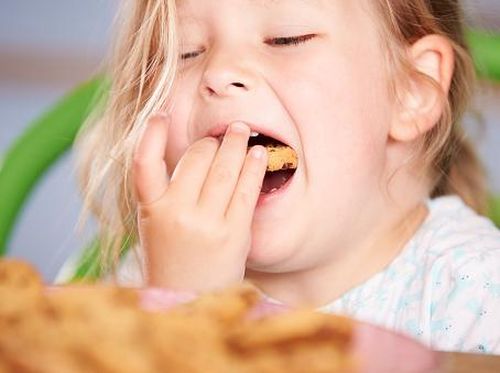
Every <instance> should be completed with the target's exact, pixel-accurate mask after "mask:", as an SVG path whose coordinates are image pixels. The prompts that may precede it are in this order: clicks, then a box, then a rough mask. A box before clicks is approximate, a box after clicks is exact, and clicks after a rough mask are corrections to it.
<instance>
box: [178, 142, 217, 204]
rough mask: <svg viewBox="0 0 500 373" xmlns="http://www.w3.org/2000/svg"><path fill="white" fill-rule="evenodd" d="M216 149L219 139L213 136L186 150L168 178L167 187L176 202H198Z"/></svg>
mask: <svg viewBox="0 0 500 373" xmlns="http://www.w3.org/2000/svg"><path fill="white" fill-rule="evenodd" d="M217 149H219V141H218V140H217V139H216V138H214V137H205V138H203V139H201V140H198V141H196V142H195V143H193V144H192V145H191V146H190V147H189V148H188V150H186V152H185V153H184V155H183V156H182V157H181V159H180V160H179V162H178V163H177V165H176V167H175V170H174V172H173V174H172V177H171V178H170V186H169V188H170V190H171V192H172V193H173V194H174V195H175V199H176V200H177V201H178V202H180V203H188V204H190V205H195V204H196V203H197V202H198V199H199V197H200V193H201V189H202V187H203V183H204V182H205V179H206V178H207V175H208V172H209V170H210V165H211V164H212V162H213V160H214V158H215V155H216V154H217Z"/></svg>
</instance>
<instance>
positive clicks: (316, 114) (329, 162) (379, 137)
mask: <svg viewBox="0 0 500 373" xmlns="http://www.w3.org/2000/svg"><path fill="white" fill-rule="evenodd" d="M319 59H320V60H321V61H318V62H316V63H315V64H313V68H312V69H310V68H308V69H307V71H306V70H304V71H302V72H301V73H300V74H296V76H295V78H294V79H293V82H294V83H293V90H288V91H287V90H283V92H284V94H285V95H287V99H286V100H287V101H288V105H287V107H288V111H289V112H290V114H291V115H292V116H293V118H292V120H293V121H294V122H295V123H296V125H297V127H298V131H299V133H300V137H301V141H302V145H303V147H304V156H305V157H306V158H305V160H306V163H307V165H308V167H310V170H309V172H310V173H315V175H314V177H320V178H325V177H330V178H331V177H333V178H338V176H340V175H348V176H349V177H348V179H349V182H353V181H354V180H353V178H358V179H359V180H360V181H361V180H364V181H367V178H373V177H374V175H375V174H379V173H381V172H382V170H381V169H382V167H383V163H384V161H383V160H384V156H385V152H384V151H385V144H386V140H387V134H388V130H389V124H390V112H391V111H390V100H389V96H388V91H387V88H386V87H387V85H386V82H385V80H384V74H381V67H382V65H381V64H379V65H377V64H376V62H375V63H374V62H373V60H370V61H366V60H367V59H366V58H359V56H356V55H349V54H348V53H343V54H341V55H333V54H332V55H329V56H323V57H322V58H319ZM375 59H376V57H375ZM367 62H370V63H367ZM284 78H285V79H291V77H284ZM288 81H290V80H288ZM317 165H319V167H317ZM325 170H328V171H331V172H325ZM339 174H340V175H339ZM311 176H313V175H311Z"/></svg>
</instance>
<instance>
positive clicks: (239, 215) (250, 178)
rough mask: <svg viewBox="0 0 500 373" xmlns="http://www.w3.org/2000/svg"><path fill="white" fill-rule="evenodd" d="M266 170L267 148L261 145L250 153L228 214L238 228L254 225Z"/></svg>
mask: <svg viewBox="0 0 500 373" xmlns="http://www.w3.org/2000/svg"><path fill="white" fill-rule="evenodd" d="M266 168H267V151H266V148H264V147H263V146H261V145H257V146H254V147H252V149H250V151H249V152H248V155H247V157H246V160H245V165H244V166H243V170H242V172H241V176H240V178H239V180H238V185H237V186H236V189H235V191H234V194H233V197H232V199H231V203H230V204H229V207H228V210H227V212H226V217H227V219H228V220H229V221H232V222H234V224H235V225H236V226H240V227H245V226H249V225H250V224H251V223H252V219H253V214H254V211H255V206H256V204H257V201H258V199H259V195H260V191H261V189H262V182H263V180H264V176H265V175H266Z"/></svg>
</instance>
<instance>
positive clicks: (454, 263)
mask: <svg viewBox="0 0 500 373" xmlns="http://www.w3.org/2000/svg"><path fill="white" fill-rule="evenodd" d="M431 281H432V288H433V291H432V298H431V299H432V301H431V304H430V308H431V309H430V323H429V328H430V336H431V346H432V347H433V348H435V349H438V350H445V351H463V352H475V353H488V354H500V243H499V242H498V241H497V242H496V243H495V248H493V249H479V248H478V249H476V250H475V249H471V248H470V247H469V248H457V249H456V250H454V251H453V252H452V253H451V254H448V255H446V256H444V257H441V258H439V259H437V260H436V262H435V265H434V266H433V269H432V273H431Z"/></svg>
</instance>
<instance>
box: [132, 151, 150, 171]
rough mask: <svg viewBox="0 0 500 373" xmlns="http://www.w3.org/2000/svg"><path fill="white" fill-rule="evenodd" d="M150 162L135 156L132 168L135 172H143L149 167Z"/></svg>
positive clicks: (138, 155) (140, 156)
mask: <svg viewBox="0 0 500 373" xmlns="http://www.w3.org/2000/svg"><path fill="white" fill-rule="evenodd" d="M148 163H149V161H148V160H147V159H146V158H145V157H144V156H142V155H140V154H137V153H136V154H135V155H134V157H133V158H132V167H133V168H134V170H142V169H144V168H145V167H146V166H147V165H148Z"/></svg>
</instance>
